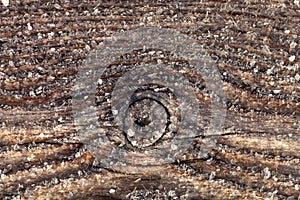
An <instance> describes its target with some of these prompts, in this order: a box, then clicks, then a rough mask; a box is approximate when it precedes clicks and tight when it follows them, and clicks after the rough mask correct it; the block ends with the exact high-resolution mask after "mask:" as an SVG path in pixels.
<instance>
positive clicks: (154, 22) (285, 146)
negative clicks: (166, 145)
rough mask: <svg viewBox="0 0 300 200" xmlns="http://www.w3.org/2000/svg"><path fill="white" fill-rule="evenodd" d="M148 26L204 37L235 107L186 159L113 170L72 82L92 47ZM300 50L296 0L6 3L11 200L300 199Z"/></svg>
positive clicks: (2, 180) (4, 135)
mask: <svg viewBox="0 0 300 200" xmlns="http://www.w3.org/2000/svg"><path fill="white" fill-rule="evenodd" d="M138 27H163V28H173V29H176V30H178V31H180V32H181V33H183V34H186V35H188V36H190V37H192V38H194V39H196V40H197V41H198V43H199V44H200V45H202V46H203V48H204V49H206V50H207V51H208V52H209V54H210V55H211V57H212V58H213V59H214V60H215V61H216V63H217V67H218V70H219V71H220V73H221V75H222V80H223V83H224V91H225V92H226V97H227V102H226V107H227V108H226V109H227V115H226V120H225V124H224V129H223V132H222V133H221V135H219V136H218V137H216V138H215V140H214V141H215V144H214V145H213V146H212V147H211V148H208V149H206V151H205V152H203V150H202V149H201V148H202V147H203V146H202V144H203V143H205V141H206V140H205V138H203V137H196V138H194V141H193V143H191V144H190V148H189V149H188V152H187V154H186V155H185V156H183V157H182V158H181V159H179V160H178V161H177V162H174V163H170V164H166V165H163V166H157V167H154V168H153V167H152V169H151V170H149V171H143V172H142V173H134V174H126V173H120V172H116V171H113V170H111V169H108V168H103V167H102V166H101V164H99V161H98V160H97V159H96V158H95V156H94V155H93V152H90V151H88V150H87V149H86V147H85V145H84V144H82V142H81V141H80V140H78V137H77V136H76V134H77V132H76V130H77V129H76V127H75V126H74V118H73V115H72V114H73V113H72V101H71V98H72V95H71V89H72V86H73V85H74V83H75V82H76V73H77V71H78V68H79V67H80V66H81V65H82V63H83V61H84V59H85V58H86V57H87V56H88V54H89V52H90V51H91V50H93V49H96V48H97V45H99V44H100V43H101V42H102V41H103V40H105V39H106V38H109V37H110V36H113V35H114V34H115V33H118V32H121V31H126V30H132V29H135V28H138ZM299 50H300V3H299V1H297V0H295V1H284V0H277V1H276V0H270V1H257V0H249V1H248V0H247V1H202V2H196V1H182V2H177V3H174V2H169V1H157V2H154V1H147V2H138V1H132V2H114V3H110V2H100V1H99V2H96V1H77V0H76V1H49V2H48V1H43V0H42V1H35V0H24V1H13V0H12V1H11V2H10V5H9V6H8V7H4V6H2V5H1V6H0V122H1V127H0V175H1V177H0V198H1V199H13V198H15V199H29V198H31V199H299V198H300V124H299V121H300V105H299V101H300V54H299V52H300V51H299ZM146 55H147V53H146ZM148 58H149V57H148ZM130 59H132V60H130ZM151 59H152V60H155V59H157V57H155V56H152V57H151ZM171 61H174V58H172V57H171V56H169V57H168V56H165V57H164V58H163V59H162V62H165V63H168V62H171ZM175 61H176V60H175ZM130 62H131V63H147V62H150V61H147V56H144V57H139V56H136V55H135V54H134V55H133V56H132V57H130V56H129V57H126V58H124V60H119V61H116V62H115V63H114V66H126V65H130ZM176 62H179V63H184V61H180V60H177V61H176ZM114 75H116V74H111V76H114ZM189 76H190V77H191V79H192V77H193V76H192V75H189V74H188V73H187V77H189ZM104 89H105V88H104ZM106 89H107V90H111V88H109V87H108V86H107V88H106ZM98 92H99V93H98V94H99V95H101V94H102V93H101V92H103V91H101V90H99V91H98ZM204 94H205V91H204V90H199V94H198V95H197V98H199V99H198V100H199V104H201V103H202V104H206V103H208V102H209V100H207V101H206V100H205V98H204ZM99 104H101V102H100V103H99ZM102 105H103V104H102ZM199 152H202V153H204V154H205V155H199Z"/></svg>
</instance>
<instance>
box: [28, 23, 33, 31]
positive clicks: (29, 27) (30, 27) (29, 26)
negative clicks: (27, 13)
mask: <svg viewBox="0 0 300 200" xmlns="http://www.w3.org/2000/svg"><path fill="white" fill-rule="evenodd" d="M27 28H28V30H29V31H32V26H31V24H30V23H27Z"/></svg>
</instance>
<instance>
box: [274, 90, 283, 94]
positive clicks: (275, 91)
mask: <svg viewBox="0 0 300 200" xmlns="http://www.w3.org/2000/svg"><path fill="white" fill-rule="evenodd" d="M280 91H281V90H273V92H274V94H279V93H280Z"/></svg>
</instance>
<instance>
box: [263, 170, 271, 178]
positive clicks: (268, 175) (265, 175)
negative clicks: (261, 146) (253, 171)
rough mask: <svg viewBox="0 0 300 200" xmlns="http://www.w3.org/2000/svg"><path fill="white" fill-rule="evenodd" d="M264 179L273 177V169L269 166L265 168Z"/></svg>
mask: <svg viewBox="0 0 300 200" xmlns="http://www.w3.org/2000/svg"><path fill="white" fill-rule="evenodd" d="M263 171H264V179H269V178H270V177H271V171H270V170H269V168H268V167H266V168H264V170H263Z"/></svg>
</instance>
